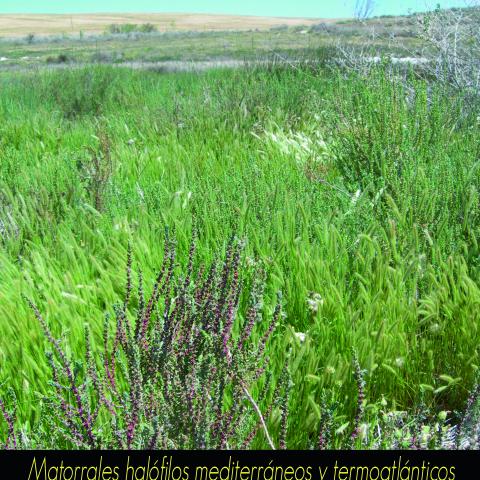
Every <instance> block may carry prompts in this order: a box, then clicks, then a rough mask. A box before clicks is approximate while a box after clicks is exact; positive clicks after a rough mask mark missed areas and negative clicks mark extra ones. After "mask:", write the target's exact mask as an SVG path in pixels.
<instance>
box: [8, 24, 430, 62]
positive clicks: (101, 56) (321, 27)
mask: <svg viewBox="0 0 480 480" xmlns="http://www.w3.org/2000/svg"><path fill="white" fill-rule="evenodd" d="M29 18H30V17H29ZM32 18H33V17H32ZM102 18H103V17H102ZM187 18H190V17H187ZM193 18H194V19H195V18H197V17H193ZM127 20H128V24H129V25H134V24H136V25H140V26H141V25H144V24H145V23H144V22H152V23H153V25H155V26H158V31H157V32H151V33H141V32H136V31H133V32H130V33H125V34H112V33H109V32H108V27H109V26H111V25H114V24H118V25H122V18H110V17H108V18H105V22H106V23H104V24H103V23H102V30H101V31H95V32H89V31H85V32H84V31H83V30H82V32H81V33H79V32H77V31H76V32H74V33H72V32H71V30H68V29H66V30H64V31H62V32H58V31H55V29H53V28H51V27H49V26H48V25H49V24H47V22H43V21H42V20H41V18H39V19H38V20H35V21H37V23H39V24H41V25H43V27H42V28H43V29H44V30H42V29H40V28H36V27H35V25H34V24H32V27H31V29H30V30H28V31H26V30H25V27H24V26H22V28H18V29H17V30H16V32H17V33H19V32H21V34H18V35H17V34H16V35H13V32H11V31H7V29H6V28H4V29H3V30H2V29H1V16H0V68H1V69H5V68H7V67H16V68H18V67H21V68H31V67H38V66H45V65H49V66H52V65H55V64H61V65H63V66H65V65H71V64H91V63H109V64H112V63H115V64H122V63H129V62H144V63H150V64H151V63H155V62H165V61H184V62H189V61H194V62H195V61H206V60H217V61H224V60H231V59H235V60H245V59H246V60H250V61H251V60H259V59H260V60H262V59H263V60H264V59H270V60H271V59H277V60H278V59H279V58H280V57H279V56H281V57H287V58H289V59H290V60H298V59H306V58H308V59H314V60H315V59H318V57H319V56H321V57H324V56H325V52H326V51H327V52H328V50H329V49H330V50H331V49H332V47H335V46H336V45H337V44H338V43H339V42H341V43H342V44H343V45H350V46H356V47H361V48H362V49H363V48H364V46H365V44H368V51H369V52H370V54H372V55H377V54H379V53H389V54H393V55H397V56H412V55H414V56H415V55H421V53H420V51H421V47H422V42H421V41H420V39H419V38H418V32H417V31H416V30H415V26H416V21H417V20H416V18H415V17H414V16H411V17H399V18H376V19H371V20H369V21H368V22H355V21H352V20H322V19H296V20H295V21H291V19H284V18H281V19H263V18H260V19H252V21H250V20H251V19H244V18H240V17H239V22H240V20H241V23H238V22H237V23H235V21H236V20H235V21H234V20H232V19H230V20H228V19H225V18H224V17H222V16H212V18H211V21H212V24H210V23H209V21H208V19H205V18H204V17H202V16H199V17H198V19H197V20H195V22H197V24H195V22H193V20H192V22H193V23H192V22H190V23H186V24H185V25H183V26H182V25H180V24H181V22H179V23H178V24H177V23H175V25H174V26H171V28H166V27H165V26H162V25H157V24H156V23H155V17H153V19H148V18H145V19H144V18H143V17H142V18H140V17H139V18H137V17H132V18H130V17H128V16H127V17H125V19H124V21H127ZM142 20H144V21H142ZM19 21H20V20H19ZM32 21H33V20H32ZM185 21H187V20H185ZM107 22H108V23H107ZM201 22H203V23H201ZM262 22H263V23H262ZM33 23H35V22H33ZM20 24H21V25H24V24H22V23H21V22H20ZM123 24H124V25H125V23H123ZM172 25H173V24H172ZM177 25H178V27H177ZM364 53H365V52H364ZM329 55H330V54H329Z"/></svg>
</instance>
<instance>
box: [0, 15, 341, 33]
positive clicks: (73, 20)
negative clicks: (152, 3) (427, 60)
mask: <svg viewBox="0 0 480 480" xmlns="http://www.w3.org/2000/svg"><path fill="white" fill-rule="evenodd" d="M333 21H334V20H325V19H319V18H283V17H254V16H243V15H210V14H190V13H117V14H108V13H99V14H77V15H41V14H38V15H31V14H10V15H0V36H8V37H18V36H25V35H27V34H29V33H35V35H55V34H57V35H58V34H62V33H68V34H72V33H76V34H78V33H79V32H80V31H82V32H85V33H86V32H88V33H101V32H103V31H105V30H106V28H107V27H108V26H109V25H111V24H119V25H122V24H132V23H138V24H142V23H147V22H148V23H152V24H153V25H155V26H156V27H157V28H158V30H159V31H171V30H182V31H188V30H201V31H205V30H250V29H256V28H258V29H268V28H271V27H274V26H277V25H288V26H295V25H312V24H315V23H318V22H325V23H329V22H333Z"/></svg>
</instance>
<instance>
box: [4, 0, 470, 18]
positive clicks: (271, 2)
mask: <svg viewBox="0 0 480 480" xmlns="http://www.w3.org/2000/svg"><path fill="white" fill-rule="evenodd" d="M465 1H466V0H438V1H437V0H396V1H395V0H375V4H376V7H375V10H374V14H375V15H385V14H404V13H408V11H409V10H412V11H424V10H428V9H430V8H433V7H435V5H436V4H437V3H440V5H441V6H442V7H449V6H462V5H465ZM354 3H355V0H336V1H332V0H174V1H172V0H43V1H42V0H13V1H12V0H0V13H90V12H195V13H229V14H242V15H267V16H288V17H330V18H335V17H351V16H352V12H353V5H354Z"/></svg>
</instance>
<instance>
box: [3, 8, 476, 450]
mask: <svg viewBox="0 0 480 480" xmlns="http://www.w3.org/2000/svg"><path fill="white" fill-rule="evenodd" d="M436 15H441V13H438V12H437V13H436ZM440 18H441V19H442V18H443V17H440ZM140 20H141V19H136V20H135V21H140ZM430 20H431V23H430V24H431V25H432V24H433V25H435V23H434V22H435V20H436V18H435V17H432V18H430ZM414 21H415V19H413V18H412V17H405V18H401V19H392V18H381V19H372V20H370V21H369V22H365V23H362V24H359V23H358V22H354V21H341V22H337V23H335V24H332V25H329V26H328V27H325V26H324V25H320V26H318V25H317V24H315V25H311V26H310V27H308V28H305V27H304V26H290V27H284V28H283V27H282V28H280V29H270V30H264V31H258V32H257V31H249V32H245V31H243V32H242V31H237V30H235V31H216V32H167V33H161V32H153V33H148V34H139V33H138V32H136V33H135V32H134V33H128V34H125V35H124V34H112V35H109V34H105V35H103V34H101V35H94V34H92V35H91V36H85V37H81V38H80V36H77V35H75V36H66V37H62V36H61V37H55V36H53V37H39V38H35V37H33V38H32V37H27V38H17V39H13V40H12V39H2V41H0V59H2V58H3V59H6V60H2V62H1V64H0V65H1V66H0V158H1V162H0V442H1V444H5V446H6V447H9V448H12V447H13V448H15V447H17V448H36V447H41V448H122V449H123V448H144V449H145V448H148V449H150V448H157V447H159V448H162V447H163V448H227V447H228V448H251V447H256V448H272V447H278V448H304V449H306V448H340V447H341V448H478V447H479V438H480V348H479V345H480V281H479V279H480V246H479V239H480V143H479V140H478V139H479V138H480V98H479V95H478V88H477V86H476V85H478V84H477V83H475V82H478V76H477V74H478V66H479V65H480V48H478V49H477V50H475V48H472V45H474V46H475V45H476V44H475V43H474V40H475V39H476V38H477V37H475V36H474V35H478V31H477V29H476V28H473V29H472V30H467V34H466V36H465V38H467V41H468V42H467V46H468V48H469V49H466V50H462V49H461V48H460V47H461V46H462V45H461V44H460V43H459V44H458V47H459V48H457V49H456V50H455V52H454V53H455V62H454V63H453V65H454V67H456V66H457V65H459V63H458V62H457V59H458V55H459V53H460V54H465V52H466V58H467V60H468V61H466V62H465V63H461V68H462V70H458V69H457V70H455V69H453V70H452V64H450V63H443V64H438V63H432V64H431V65H430V64H422V65H418V66H415V65H410V64H408V65H405V64H402V62H394V61H391V60H390V61H389V60H388V58H386V57H378V60H379V61H378V63H372V62H370V63H367V64H365V63H361V60H362V58H360V61H359V62H358V63H355V62H356V60H357V57H354V64H353V65H351V64H345V63H344V64H342V63H335V62H333V61H332V59H335V58H336V57H335V56H336V55H339V52H341V48H336V46H337V45H336V44H337V43H338V41H339V40H342V42H343V43H342V45H340V47H345V46H346V47H348V48H351V47H352V46H356V47H358V48H359V49H363V51H364V52H367V53H366V54H368V55H373V54H376V52H380V53H385V52H387V53H395V52H397V51H398V52H402V50H403V51H407V50H411V49H415V48H417V47H418V48H419V49H420V48H423V43H422V42H424V41H425V37H421V36H420V35H419V34H418V32H417V31H414ZM390 22H393V23H394V25H393V27H394V28H395V29H396V31H397V33H398V38H399V39H400V40H399V41H395V42H393V41H391V38H390V36H389V31H388V28H389V27H388V24H389V23H390ZM372 25H374V26H375V28H376V31H377V32H380V33H379V34H378V36H376V37H375V38H373V39H371V41H367V39H366V38H367V37H366V34H367V32H369V31H370V30H369V29H370V28H371V27H372ZM472 25H474V26H475V24H474V23H472ZM382 28H383V31H382ZM435 31H437V30H435ZM470 32H473V34H472V33H470ZM427 40H428V39H427ZM479 44H480V43H479ZM363 47H364V48H363ZM432 48H433V47H432ZM425 51H426V53H427V54H428V53H430V52H434V51H435V50H434V49H432V50H430V51H429V50H425ZM447 53H448V52H447ZM279 58H281V59H282V61H279ZM439 58H440V59H445V58H447V60H448V58H449V57H448V56H447V55H443V56H439ZM433 59H434V57H433V55H432V57H430V60H429V61H432V62H433ZM189 62H193V64H195V65H197V67H198V68H197V69H196V71H194V70H193V69H191V70H187V69H185V68H183V67H184V66H185V65H187V64H188V63H189ZM194 62H196V63H194ZM475 62H477V63H475ZM227 64H228V65H230V66H232V67H235V68H231V69H226V68H218V67H220V66H226V65H227ZM52 65H53V66H55V68H47V67H48V66H52ZM145 65H147V66H148V67H149V68H145ZM175 65H176V66H177V67H175V68H174V66H175ZM438 65H440V67H441V68H439V67H438ZM167 66H169V68H167ZM38 67H40V68H38ZM132 67H135V68H132ZM136 67H141V68H136ZM170 67H171V68H170ZM200 67H201V68H200ZM173 70H178V71H173ZM182 70H183V71H182ZM462 81H463V83H461V82H462ZM259 412H260V413H259ZM262 415H263V416H262ZM5 439H6V440H5Z"/></svg>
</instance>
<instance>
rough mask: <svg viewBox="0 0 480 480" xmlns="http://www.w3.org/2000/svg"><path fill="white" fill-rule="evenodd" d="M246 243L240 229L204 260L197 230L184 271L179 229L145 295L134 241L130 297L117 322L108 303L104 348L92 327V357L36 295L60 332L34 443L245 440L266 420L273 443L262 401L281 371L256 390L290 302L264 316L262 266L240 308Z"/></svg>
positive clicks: (117, 311)
mask: <svg viewBox="0 0 480 480" xmlns="http://www.w3.org/2000/svg"><path fill="white" fill-rule="evenodd" d="M241 249H242V246H241V244H240V242H238V241H235V240H232V241H231V242H230V244H229V246H228V249H227V252H226V255H225V258H224V261H223V262H221V263H218V262H216V261H214V262H213V263H212V264H211V266H210V268H209V269H207V270H204V269H202V268H201V267H200V268H198V269H196V268H195V261H194V260H195V259H194V257H195V241H193V242H192V244H191V247H190V252H189V259H188V265H187V266H186V268H185V270H184V271H183V275H182V274H178V273H177V271H176V268H175V267H176V254H175V244H174V241H173V240H169V239H168V237H167V240H166V245H165V252H164V258H163V263H162V266H161V268H160V271H159V273H158V276H157V277H156V280H155V282H154V285H153V288H152V290H151V293H150V295H149V296H145V291H144V286H143V280H142V274H141V273H139V276H138V293H137V295H136V298H135V299H134V298H133V297H134V295H133V280H132V253H131V250H129V253H128V262H127V272H126V279H127V280H126V292H125V297H124V301H123V303H121V304H117V305H114V307H113V311H114V315H113V318H114V323H115V329H114V334H113V335H111V333H110V324H111V321H110V316H109V315H107V316H106V317H105V324H104V334H103V352H102V353H101V354H100V355H96V354H95V353H94V352H95V350H94V347H93V345H92V343H91V340H90V334H89V331H88V329H87V330H86V333H85V345H86V353H85V359H84V361H83V362H80V361H79V359H70V358H69V357H68V355H67V353H66V351H65V349H64V347H63V345H62V344H61V342H60V341H59V340H57V339H56V338H54V336H53V334H52V333H51V330H50V327H49V326H48V324H47V321H46V320H45V319H44V318H43V316H42V314H41V313H40V311H39V309H38V308H37V306H36V305H34V304H33V303H32V302H29V303H30V306H31V308H32V310H33V312H34V314H35V316H36V318H37V319H38V321H39V322H40V325H41V326H42V328H43V330H44V333H45V335H46V338H47V339H48V342H49V344H50V348H51V352H48V353H47V359H48V362H49V364H50V367H51V371H52V382H51V392H50V393H49V395H48V396H47V397H46V398H45V399H44V407H45V408H44V412H43V415H42V420H41V425H40V426H39V428H37V429H36V431H37V432H39V433H38V434H35V436H34V438H31V439H29V442H30V443H28V442H27V443H28V445H36V446H41V447H43V448H62V447H63V448H72V447H76V448H121V449H132V448H142V449H153V448H156V447H163V448H226V447H230V448H239V447H242V446H244V447H245V446H248V445H249V444H250V442H251V441H252V440H253V438H254V437H255V435H256V434H257V431H258V430H259V429H260V428H263V430H264V432H265V435H266V436H267V438H268V442H269V444H270V446H272V447H273V442H272V439H271V438H270V436H269V434H268V431H267V429H266V424H265V420H264V417H263V415H262V413H261V412H260V409H259V406H258V403H257V402H264V401H265V400H266V398H267V397H268V392H269V388H270V380H269V379H270V378H271V376H268V378H267V380H266V381H264V382H263V383H264V385H263V387H262V389H261V394H260V396H259V399H258V400H257V401H256V400H254V398H253V393H252V392H253V391H254V390H253V389H254V388H256V386H258V385H260V384H261V382H262V379H264V378H265V375H264V372H266V371H267V369H268V358H266V357H265V356H264V351H265V347H266V344H267V342H268V340H269V338H270V336H271V334H272V332H273V330H274V328H275V326H276V325H277V323H278V322H279V320H280V316H281V305H280V302H278V304H277V306H276V308H275V311H274V313H273V315H272V316H271V318H270V319H269V320H268V322H260V320H261V318H262V317H261V308H262V301H261V298H262V292H263V280H262V278H263V277H262V276H261V275H260V276H258V275H257V276H256V278H254V279H253V284H252V286H251V288H250V289H249V291H248V292H247V307H246V309H245V316H244V318H243V319H241V318H240V316H239V315H237V312H238V311H239V309H240V308H241V307H240V306H241V304H242V300H244V298H243V290H244V289H243V288H242V287H243V286H244V285H245V283H246V282H247V281H248V279H247V276H245V275H243V272H242V270H243V269H242V261H241V260H242V259H241ZM257 273H258V272H257ZM97 359H99V360H100V361H97ZM282 378H286V377H285V375H283V377H282ZM278 392H279V391H278V389H277V393H276V395H277V397H276V398H277V400H278V398H281V397H280V396H279V395H278ZM284 403H285V402H284ZM0 410H1V412H2V413H3V417H4V419H5V420H6V422H7V426H8V437H7V441H6V446H7V447H10V446H12V447H15V446H16V445H17V441H18V439H17V436H16V435H15V431H14V416H13V415H12V413H10V412H9V411H8V410H7V408H6V407H5V405H4V404H3V403H0ZM270 410H271V409H270ZM282 438H283V437H281V439H280V441H282Z"/></svg>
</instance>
